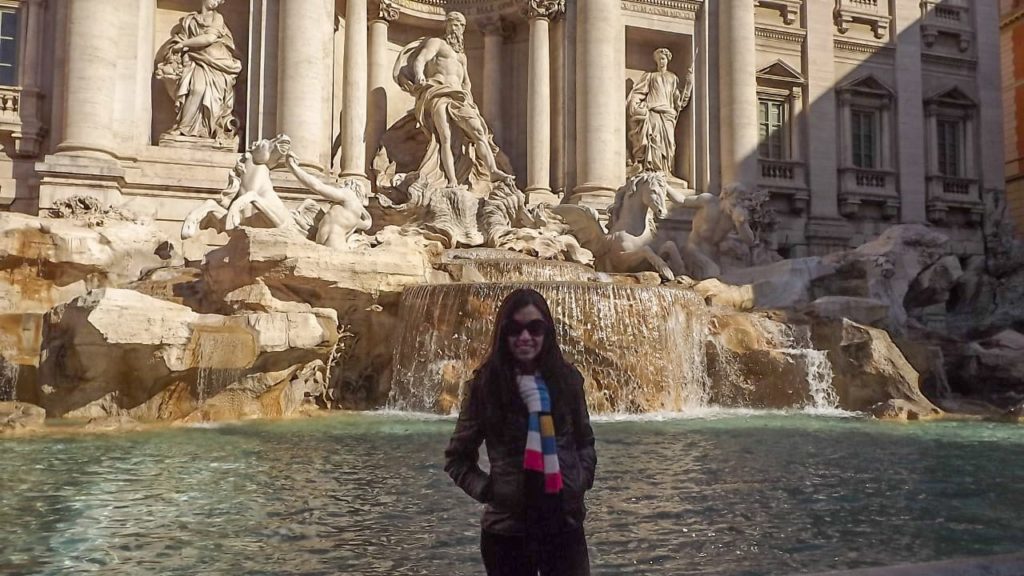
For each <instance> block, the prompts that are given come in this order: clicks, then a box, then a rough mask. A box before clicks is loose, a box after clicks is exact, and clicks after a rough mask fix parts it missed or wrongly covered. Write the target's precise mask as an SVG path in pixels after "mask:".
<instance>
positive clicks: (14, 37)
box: [0, 6, 18, 86]
mask: <svg viewBox="0 0 1024 576" xmlns="http://www.w3.org/2000/svg"><path fill="white" fill-rule="evenodd" d="M17 85H18V10H17V9H16V8H10V7H5V6H0V86H17Z"/></svg>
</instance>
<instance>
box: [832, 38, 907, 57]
mask: <svg viewBox="0 0 1024 576" xmlns="http://www.w3.org/2000/svg"><path fill="white" fill-rule="evenodd" d="M835 49H836V50H838V51H840V52H853V53H854V54H886V55H894V54H895V53H896V49H895V48H893V47H892V46H890V45H888V44H882V43H877V42H866V41H863V40H847V39H843V38H836V39H835Z"/></svg>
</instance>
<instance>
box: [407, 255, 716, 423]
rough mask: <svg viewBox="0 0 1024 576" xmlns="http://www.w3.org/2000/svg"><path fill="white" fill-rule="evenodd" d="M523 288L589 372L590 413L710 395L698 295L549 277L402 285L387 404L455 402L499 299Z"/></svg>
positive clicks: (481, 350)
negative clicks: (540, 300) (533, 294)
mask: <svg viewBox="0 0 1024 576" xmlns="http://www.w3.org/2000/svg"><path fill="white" fill-rule="evenodd" d="M534 264H535V263H534ZM508 267H509V268H517V266H516V265H515V264H510V265H508ZM488 269H489V270H490V271H492V272H497V271H499V270H501V271H502V272H501V273H500V274H496V275H502V276H503V275H504V273H505V271H506V270H508V268H506V265H505V264H500V265H493V264H492V265H488ZM509 272H512V273H514V271H509ZM520 287H530V288H534V289H536V290H537V291H538V292H540V293H541V294H543V295H544V297H545V298H546V299H547V300H548V302H549V304H550V305H551V309H552V313H553V314H554V315H555V324H556V326H555V329H556V333H557V336H558V339H559V343H560V344H561V346H562V350H563V352H564V353H565V356H566V358H567V359H568V360H570V361H571V362H572V363H573V364H575V365H576V367H577V368H579V369H580V371H581V372H582V373H583V375H584V376H585V377H586V378H587V400H588V403H589V405H590V406H591V410H592V411H593V412H595V413H642V412H662V411H680V410H683V409H686V408H696V407H701V406H703V405H704V404H705V403H706V402H707V397H708V392H707V389H708V380H707V370H706V360H705V358H706V355H705V352H704V342H705V341H706V339H707V326H708V314H707V308H706V306H705V305H704V303H703V302H702V301H701V300H700V299H699V298H698V297H697V296H696V295H695V294H693V293H692V292H690V291H685V290H681V289H674V288H662V287H657V286H628V285H615V284H605V283H594V282H575V281H548V282H529V283H525V282H486V283H462V284H443V285H421V286H415V287H411V288H408V289H406V290H405V292H404V293H403V294H402V300H401V304H400V307H399V316H400V319H401V322H402V329H401V331H400V336H399V340H398V342H397V343H396V346H395V350H394V361H393V373H392V388H391V395H390V398H389V402H388V407H389V408H391V409H396V410H410V411H421V412H449V411H452V410H455V409H457V407H458V398H459V388H460V385H461V383H462V382H463V381H465V380H467V379H468V378H469V377H470V376H471V374H472V371H473V370H474V369H475V368H476V367H477V366H478V365H479V363H480V362H481V361H482V360H483V357H484V355H485V354H486V352H487V350H488V348H489V346H490V342H491V331H492V329H493V322H494V316H495V313H496V310H497V307H498V305H499V304H500V303H501V301H502V300H503V299H504V298H505V296H506V295H507V294H508V293H509V292H511V291H512V290H514V289H516V288H520Z"/></svg>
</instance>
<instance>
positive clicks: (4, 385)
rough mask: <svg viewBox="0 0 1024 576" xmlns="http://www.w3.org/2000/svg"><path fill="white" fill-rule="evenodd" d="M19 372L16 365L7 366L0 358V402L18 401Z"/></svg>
mask: <svg viewBox="0 0 1024 576" xmlns="http://www.w3.org/2000/svg"><path fill="white" fill-rule="evenodd" d="M19 371H20V367H19V366H18V365H17V364H9V363H8V362H6V361H4V360H3V358H0V402H15V401H17V400H18V372H19Z"/></svg>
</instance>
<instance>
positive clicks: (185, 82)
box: [156, 0, 242, 141]
mask: <svg viewBox="0 0 1024 576" xmlns="http://www.w3.org/2000/svg"><path fill="white" fill-rule="evenodd" d="M223 3H224V0H203V4H202V8H201V9H200V11H199V12H193V13H191V14H189V15H187V16H185V17H184V18H182V19H181V23H180V25H179V26H178V27H177V28H175V31H174V35H173V37H172V38H171V40H170V41H169V44H168V46H167V48H166V49H165V50H164V51H162V52H163V54H164V59H163V62H162V63H161V64H160V65H158V66H157V72H156V76H157V78H158V79H160V80H164V81H165V82H167V84H168V90H169V91H170V93H171V97H172V98H174V106H175V110H176V111H177V116H178V118H177V122H176V123H175V125H174V127H173V128H171V130H169V131H168V132H167V134H168V135H172V136H189V137H194V138H209V139H213V140H218V141H231V140H233V139H234V138H235V137H236V136H237V132H238V121H237V120H235V117H234V108H235V81H236V80H237V79H238V75H239V74H240V73H241V72H242V61H241V60H240V59H239V58H238V56H237V50H236V48H235V40H234V38H233V37H232V36H231V30H229V29H228V27H227V24H225V22H224V17H223V16H222V15H221V14H220V13H219V12H217V8H219V7H220V5H221V4H223Z"/></svg>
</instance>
